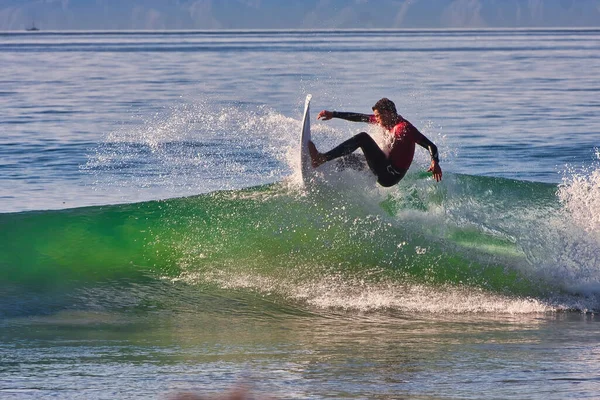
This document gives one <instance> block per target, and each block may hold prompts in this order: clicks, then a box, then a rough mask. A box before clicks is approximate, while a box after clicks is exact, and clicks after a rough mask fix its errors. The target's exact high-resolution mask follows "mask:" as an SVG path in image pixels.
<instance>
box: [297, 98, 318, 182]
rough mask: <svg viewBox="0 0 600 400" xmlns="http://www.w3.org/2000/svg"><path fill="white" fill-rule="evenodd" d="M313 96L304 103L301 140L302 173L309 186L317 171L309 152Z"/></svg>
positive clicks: (303, 179) (303, 180)
mask: <svg viewBox="0 0 600 400" xmlns="http://www.w3.org/2000/svg"><path fill="white" fill-rule="evenodd" d="M311 98H312V95H311V94H309V95H307V96H306V102H305V103H304V116H303V117H302V136H301V138H302V139H301V140H300V171H301V173H302V182H304V184H305V185H307V184H308V183H309V182H310V181H311V179H312V178H313V177H314V175H315V170H314V168H313V167H312V165H311V159H310V153H309V152H308V142H309V141H310V99H311Z"/></svg>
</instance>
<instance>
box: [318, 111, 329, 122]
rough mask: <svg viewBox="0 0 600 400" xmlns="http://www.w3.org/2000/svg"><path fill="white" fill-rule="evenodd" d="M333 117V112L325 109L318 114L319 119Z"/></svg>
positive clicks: (325, 119) (324, 119)
mask: <svg viewBox="0 0 600 400" xmlns="http://www.w3.org/2000/svg"><path fill="white" fill-rule="evenodd" d="M331 118H333V113H332V112H331V111H327V110H323V111H321V112H320V113H319V115H317V119H322V120H323V121H327V120H329V119H331Z"/></svg>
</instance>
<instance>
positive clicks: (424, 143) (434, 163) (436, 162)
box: [415, 128, 442, 182]
mask: <svg viewBox="0 0 600 400" xmlns="http://www.w3.org/2000/svg"><path fill="white" fill-rule="evenodd" d="M415 131H416V132H415V136H416V139H417V140H416V142H417V144H418V145H419V146H421V147H423V148H424V149H426V150H427V151H429V155H430V156H431V165H430V166H429V169H428V170H427V172H432V173H433V179H435V180H436V181H437V182H439V181H441V180H442V168H441V167H440V158H439V155H438V148H437V146H436V145H435V144H434V143H433V142H432V141H431V140H429V139H428V138H427V137H426V136H425V135H423V134H422V133H421V132H419V131H418V130H417V129H416V128H415Z"/></svg>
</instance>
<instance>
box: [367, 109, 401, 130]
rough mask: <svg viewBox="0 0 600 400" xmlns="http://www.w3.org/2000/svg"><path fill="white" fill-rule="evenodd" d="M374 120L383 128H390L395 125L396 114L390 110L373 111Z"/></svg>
mask: <svg viewBox="0 0 600 400" xmlns="http://www.w3.org/2000/svg"><path fill="white" fill-rule="evenodd" d="M373 113H374V114H375V120H376V121H377V123H378V124H379V125H381V126H383V127H384V128H392V127H393V126H394V125H395V124H396V119H397V116H396V113H395V112H393V111H390V110H373Z"/></svg>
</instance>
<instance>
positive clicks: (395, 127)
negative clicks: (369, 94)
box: [308, 98, 442, 187]
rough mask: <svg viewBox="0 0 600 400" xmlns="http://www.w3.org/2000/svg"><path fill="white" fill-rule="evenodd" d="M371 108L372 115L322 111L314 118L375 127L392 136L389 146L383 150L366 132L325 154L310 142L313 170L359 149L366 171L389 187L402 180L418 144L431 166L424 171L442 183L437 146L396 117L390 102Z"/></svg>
mask: <svg viewBox="0 0 600 400" xmlns="http://www.w3.org/2000/svg"><path fill="white" fill-rule="evenodd" d="M372 108H373V114H372V115H370V114H359V113H350V112H339V111H328V110H323V111H321V112H320V113H319V115H318V116H317V119H322V120H324V121H327V120H330V119H332V118H340V119H345V120H347V121H353V122H367V123H371V124H377V125H379V126H380V127H382V128H383V129H384V130H385V132H386V133H387V134H388V135H391V137H392V140H391V143H390V144H389V145H388V146H386V148H385V149H384V150H382V149H381V148H380V147H379V145H377V143H376V142H375V140H373V138H372V137H371V136H369V134H368V133H366V132H361V133H359V134H357V135H355V136H353V137H352V138H350V139H348V140H346V141H345V142H343V143H341V144H340V145H338V146H337V147H335V148H333V149H331V150H329V151H328V152H326V153H320V152H319V151H318V150H317V147H316V146H315V144H314V143H313V142H312V141H310V142H309V143H308V150H309V152H310V157H311V161H312V166H313V168H317V167H318V166H319V165H321V164H323V163H325V162H327V161H331V160H334V159H336V158H339V157H344V156H347V155H349V154H351V153H353V152H354V151H356V150H358V149H359V148H360V149H362V151H363V153H364V155H365V158H366V160H367V164H368V165H369V168H370V169H371V171H372V172H373V174H375V176H376V177H377V182H378V183H379V184H380V185H381V186H385V187H389V186H393V185H395V184H397V183H398V182H400V180H401V179H402V178H403V177H404V175H405V174H406V171H408V168H409V167H410V164H411V163H412V161H413V157H414V154H415V144H418V145H419V146H421V147H423V148H425V149H427V150H428V151H429V154H430V155H431V165H430V167H429V169H428V170H427V171H428V172H432V173H433V178H434V179H435V180H436V181H437V182H439V181H441V180H442V169H441V168H440V165H439V158H438V150H437V147H436V145H435V144H433V142H432V141H431V140H429V139H427V138H426V137H425V135H423V134H422V133H421V132H419V130H418V129H417V128H415V127H414V125H413V124H411V123H410V122H409V121H407V120H406V119H404V118H403V117H402V116H401V115H399V114H398V112H397V111H396V105H395V104H394V102H392V101H391V100H390V99H387V98H383V99H381V100H379V101H378V102H377V103H375V105H374V106H373V107H372Z"/></svg>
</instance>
